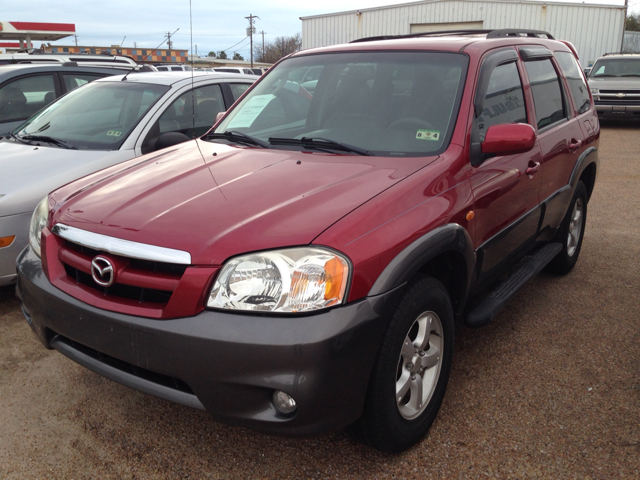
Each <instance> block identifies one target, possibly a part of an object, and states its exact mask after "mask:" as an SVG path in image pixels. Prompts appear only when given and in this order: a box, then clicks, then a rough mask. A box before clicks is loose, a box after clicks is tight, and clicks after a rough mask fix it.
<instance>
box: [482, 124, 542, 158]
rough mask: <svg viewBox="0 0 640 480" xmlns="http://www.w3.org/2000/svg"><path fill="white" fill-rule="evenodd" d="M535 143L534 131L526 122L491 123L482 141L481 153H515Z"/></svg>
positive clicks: (529, 148) (528, 148)
mask: <svg viewBox="0 0 640 480" xmlns="http://www.w3.org/2000/svg"><path fill="white" fill-rule="evenodd" d="M535 144H536V131H535V130H534V129H533V127H532V126H531V125H528V124H526V123H505V124H501V125H492V126H491V127H489V129H488V130H487V134H486V135H485V137H484V142H482V153H483V154H491V155H515V154H516V153H525V152H528V151H529V150H531V149H532V148H533V146H534V145H535Z"/></svg>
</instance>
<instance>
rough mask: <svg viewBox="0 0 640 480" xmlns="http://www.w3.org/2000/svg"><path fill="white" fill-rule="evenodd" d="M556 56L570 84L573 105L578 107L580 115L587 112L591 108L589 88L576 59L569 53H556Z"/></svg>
mask: <svg viewBox="0 0 640 480" xmlns="http://www.w3.org/2000/svg"><path fill="white" fill-rule="evenodd" d="M555 55H556V58H557V59H558V63H559V64H560V68H561V69H562V72H563V73H564V76H565V77H567V83H569V90H570V91H571V98H572V99H573V105H574V106H575V107H576V110H577V111H578V113H584V112H586V111H587V110H589V108H591V99H590V98H589V87H587V84H586V83H585V81H584V78H583V77H582V74H581V72H580V66H579V65H578V62H577V60H576V57H574V56H573V54H572V53H569V52H556V53H555Z"/></svg>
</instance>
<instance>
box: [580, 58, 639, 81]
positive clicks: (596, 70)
mask: <svg viewBox="0 0 640 480" xmlns="http://www.w3.org/2000/svg"><path fill="white" fill-rule="evenodd" d="M590 76H591V77H640V59H638V58H603V59H602V60H598V61H597V62H596V64H595V65H594V66H593V68H592V69H591V72H590Z"/></svg>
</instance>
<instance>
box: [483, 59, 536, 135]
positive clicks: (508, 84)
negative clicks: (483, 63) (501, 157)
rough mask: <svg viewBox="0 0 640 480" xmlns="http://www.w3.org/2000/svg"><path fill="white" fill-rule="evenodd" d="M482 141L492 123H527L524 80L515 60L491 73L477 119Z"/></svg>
mask: <svg viewBox="0 0 640 480" xmlns="http://www.w3.org/2000/svg"><path fill="white" fill-rule="evenodd" d="M476 121H477V122H478V132H479V133H480V141H484V137H485V135H486V133H487V130H488V129H489V127H491V126H492V125H500V124H503V123H527V110H526V108H525V102H524V93H523V90H522V81H521V80H520V75H519V74H518V68H517V67H516V64H515V62H512V63H507V64H506V65H500V66H498V67H496V68H495V69H494V70H493V72H492V73H491V77H490V79H489V86H488V88H487V94H486V95H485V98H484V103H483V104H482V113H481V114H480V116H479V117H478V118H477V120H476Z"/></svg>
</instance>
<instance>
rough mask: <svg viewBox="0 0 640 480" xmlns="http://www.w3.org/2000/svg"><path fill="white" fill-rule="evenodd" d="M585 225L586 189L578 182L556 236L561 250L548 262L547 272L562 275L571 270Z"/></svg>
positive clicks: (578, 252) (576, 258) (576, 259)
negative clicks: (560, 244)
mask: <svg viewBox="0 0 640 480" xmlns="http://www.w3.org/2000/svg"><path fill="white" fill-rule="evenodd" d="M586 223H587V188H586V187H585V186H584V183H582V181H578V185H577V186H576V191H575V192H574V193H573V198H572V199H571V203H570V204H569V209H568V210H567V213H566V215H565V217H564V220H563V221H562V224H561V225H560V229H559V230H558V233H557V235H556V240H555V241H557V242H561V243H562V250H561V251H560V253H558V255H556V256H555V258H554V259H553V260H551V262H549V265H547V270H548V271H550V272H553V273H559V274H561V275H564V274H566V273H569V272H570V271H571V270H572V269H573V267H574V266H575V264H576V262H577V261H578V255H580V249H581V248H582V239H583V238H584V228H585V226H586Z"/></svg>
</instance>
